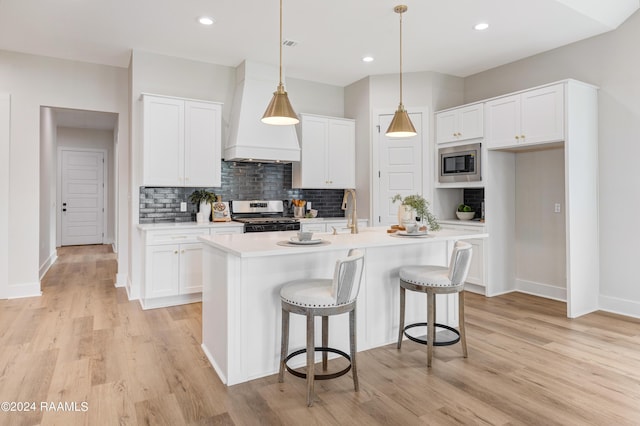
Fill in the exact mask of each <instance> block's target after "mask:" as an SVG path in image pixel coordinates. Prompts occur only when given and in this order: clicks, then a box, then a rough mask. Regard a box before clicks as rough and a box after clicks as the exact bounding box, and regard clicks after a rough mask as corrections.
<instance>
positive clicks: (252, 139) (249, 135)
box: [223, 61, 300, 163]
mask: <svg viewBox="0 0 640 426" xmlns="http://www.w3.org/2000/svg"><path fill="white" fill-rule="evenodd" d="M277 80H278V68H277V67H275V66H271V65H264V64H260V63H255V62H250V61H244V62H243V63H241V64H240V65H239V66H238V67H237V68H236V90H235V94H234V97H233V104H232V107H231V120H230V129H229V133H228V134H229V138H228V139H227V142H226V144H225V148H224V155H223V156H224V159H225V160H226V161H257V162H258V161H259V162H271V163H273V162H283V163H290V162H292V161H300V145H299V144H298V137H297V135H296V129H295V126H292V125H288V126H274V125H269V124H265V123H263V122H262V121H260V119H261V118H262V115H263V114H264V109H265V108H266V105H267V103H268V102H269V99H271V98H272V97H273V90H274V87H275V86H276V83H277Z"/></svg>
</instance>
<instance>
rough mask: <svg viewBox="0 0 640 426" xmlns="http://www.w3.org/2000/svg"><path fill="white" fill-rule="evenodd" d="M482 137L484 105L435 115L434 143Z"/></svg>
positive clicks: (470, 106)
mask: <svg viewBox="0 0 640 426" xmlns="http://www.w3.org/2000/svg"><path fill="white" fill-rule="evenodd" d="M483 136H484V105H483V104H476V105H469V106H466V107H461V108H456V109H453V110H449V111H444V112H439V113H438V114H436V142H437V143H446V142H456V141H462V140H467V139H478V138H482V137H483Z"/></svg>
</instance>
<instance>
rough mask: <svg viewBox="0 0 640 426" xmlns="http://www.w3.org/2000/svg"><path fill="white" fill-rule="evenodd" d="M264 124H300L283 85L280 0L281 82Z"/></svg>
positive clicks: (263, 117)
mask: <svg viewBox="0 0 640 426" xmlns="http://www.w3.org/2000/svg"><path fill="white" fill-rule="evenodd" d="M261 121H262V122H263V123H266V124H273V125H277V126H283V125H291V124H298V123H299V122H300V120H299V119H298V116H297V115H296V112H295V111H294V110H293V107H292V106H291V102H289V96H288V95H287V92H286V91H285V90H284V84H282V0H280V82H279V83H278V88H277V89H276V91H275V92H273V98H271V102H269V105H268V106H267V110H266V111H265V112H264V115H263V116H262V120H261Z"/></svg>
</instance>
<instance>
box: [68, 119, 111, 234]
mask: <svg viewBox="0 0 640 426" xmlns="http://www.w3.org/2000/svg"><path fill="white" fill-rule="evenodd" d="M57 141H58V147H59V148H76V149H100V150H104V151H106V153H107V156H106V158H105V160H106V166H107V168H106V170H105V175H104V177H105V183H106V185H105V186H106V187H107V188H106V189H107V194H106V195H107V204H106V206H105V213H106V215H107V227H106V229H105V232H104V237H105V238H104V242H105V244H111V243H112V242H113V241H114V238H115V234H114V229H115V185H116V180H115V176H114V174H113V164H114V155H113V153H114V144H113V131H112V130H98V129H77V128H70V127H58V129H57ZM59 210H60V209H58V211H59ZM58 245H59V244H58Z"/></svg>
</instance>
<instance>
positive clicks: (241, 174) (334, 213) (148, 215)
mask: <svg viewBox="0 0 640 426" xmlns="http://www.w3.org/2000/svg"><path fill="white" fill-rule="evenodd" d="M195 189H196V188H158V187H140V214H139V221H140V223H159V222H190V221H194V220H195V214H196V212H197V210H198V207H197V206H196V205H194V204H192V203H191V202H189V195H191V193H192V192H193V191H194V190H195ZM208 189H209V190H210V191H211V192H214V193H215V194H216V195H221V196H222V200H223V201H229V200H256V199H266V200H289V201H290V200H291V199H294V198H296V199H304V200H307V201H309V202H311V203H312V204H311V206H312V207H313V208H314V209H317V210H318V216H320V217H344V211H343V210H341V208H340V207H341V205H342V196H343V194H344V192H343V190H342V189H293V188H291V164H277V163H242V162H234V161H223V162H222V187H220V188H208ZM181 201H186V202H187V211H186V212H180V202H181ZM288 214H292V212H291V211H289V212H288Z"/></svg>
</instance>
